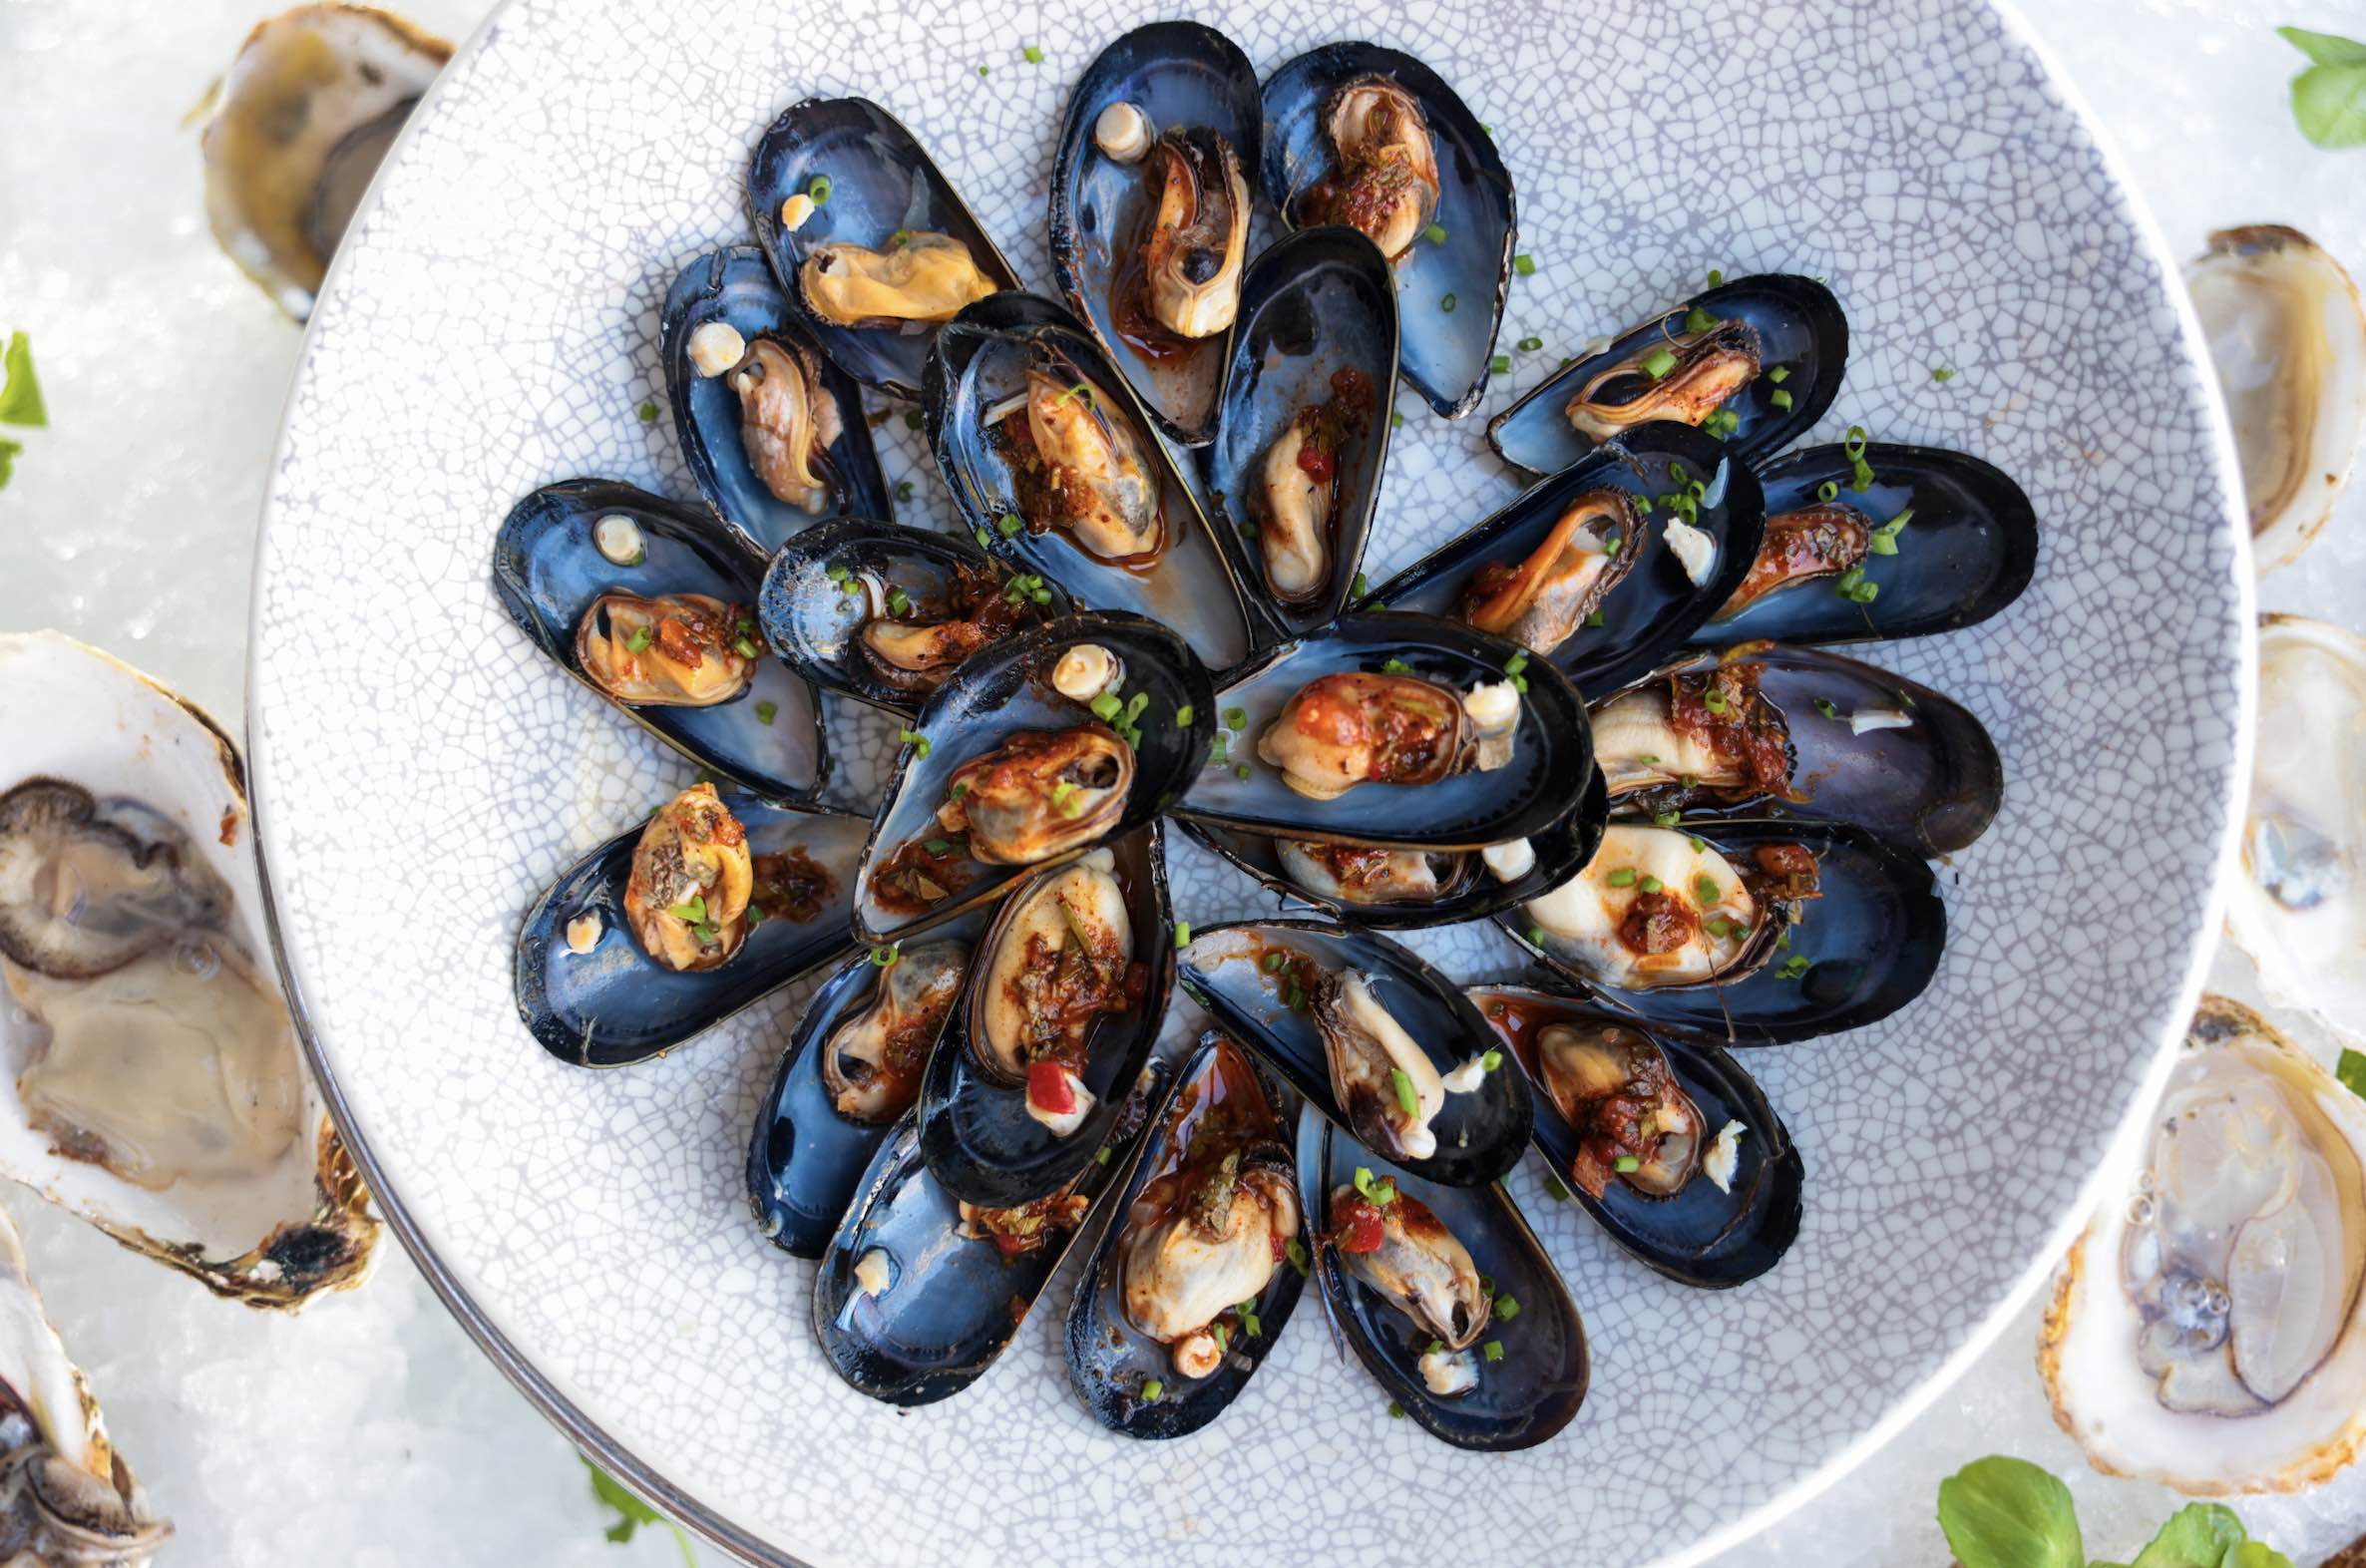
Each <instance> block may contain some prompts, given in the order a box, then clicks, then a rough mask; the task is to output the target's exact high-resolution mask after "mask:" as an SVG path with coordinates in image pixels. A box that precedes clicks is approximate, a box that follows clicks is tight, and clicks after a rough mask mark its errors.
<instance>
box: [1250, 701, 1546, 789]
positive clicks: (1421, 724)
mask: <svg viewBox="0 0 2366 1568" xmlns="http://www.w3.org/2000/svg"><path fill="white" fill-rule="evenodd" d="M1519 715H1520V698H1519V693H1518V692H1517V691H1515V690H1513V689H1512V687H1511V685H1510V683H1509V682H1507V681H1498V682H1493V683H1490V684H1487V685H1482V686H1477V687H1474V688H1473V689H1472V690H1471V691H1470V692H1469V693H1468V694H1467V695H1459V696H1458V695H1456V694H1455V693H1454V692H1452V691H1450V690H1448V689H1447V688H1446V687H1444V686H1441V685H1438V684H1436V683H1435V682H1434V681H1427V680H1422V679H1419V678H1417V677H1415V676H1411V675H1372V674H1365V673H1361V672H1358V671H1352V670H1351V671H1344V672H1342V673H1338V674H1332V675H1321V676H1318V677H1316V678H1315V679H1313V680H1310V681H1308V682H1307V683H1306V684H1305V685H1303V686H1301V687H1299V688H1298V690H1297V691H1296V692H1295V693H1294V694H1293V695H1292V696H1291V698H1290V700H1289V701H1288V702H1287V703H1285V704H1283V707H1282V711H1281V713H1280V714H1279V715H1278V716H1277V717H1276V718H1275V719H1274V721H1273V722H1272V723H1271V724H1269V725H1267V726H1266V728H1265V732H1264V733H1263V734H1261V735H1260V736H1259V737H1258V739H1257V754H1258V755H1259V756H1260V757H1263V758H1264V759H1265V760H1266V761H1267V762H1270V763H1272V764H1273V765H1274V766H1275V767H1277V768H1280V769H1281V770H1282V780H1283V782H1284V783H1286V784H1288V785H1289V786H1290V787H1291V788H1292V789H1294V790H1296V791H1297V792H1298V793H1299V794H1301V795H1304V796H1306V797H1307V798H1308V799H1310V800H1336V799H1338V798H1339V797H1340V796H1342V795H1345V794H1346V793H1347V792H1348V791H1349V790H1352V789H1354V788H1355V787H1356V786H1357V785H1359V784H1434V783H1437V782H1439V781H1440V780H1443V779H1449V778H1452V777H1454V776H1455V775H1456V774H1459V773H1470V772H1491V771H1493V770H1494V769H1496V768H1500V767H1502V766H1504V765H1505V764H1506V763H1508V762H1510V761H1511V753H1512V739H1513V735H1514V732H1515V730H1516V729H1517V727H1518V724H1519Z"/></svg>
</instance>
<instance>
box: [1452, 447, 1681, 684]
mask: <svg viewBox="0 0 2366 1568" xmlns="http://www.w3.org/2000/svg"><path fill="white" fill-rule="evenodd" d="M1643 539H1644V520H1643V514H1642V513H1640V512H1638V511H1637V510H1636V508H1635V500H1634V498H1633V497H1632V496H1630V495H1628V494H1627V493H1626V492H1625V491H1623V490H1620V489H1618V488H1617V487H1616V486H1611V485H1605V486H1602V487H1600V488H1599V489H1595V490H1589V491H1586V492H1584V493H1583V494H1581V495H1579V496H1578V497H1576V498H1575V499H1574V500H1572V501H1571V502H1570V503H1569V506H1568V507H1567V509H1566V510H1564V511H1563V512H1562V514H1561V518H1560V521H1559V522H1557V523H1555V524H1554V525H1553V527H1552V531H1551V532H1550V533H1548V534H1547V535H1545V537H1544V539H1543V541H1542V543H1540V544H1539V545H1538V546H1537V547H1536V548H1535V549H1534V550H1532V551H1530V552H1529V553H1528V555H1527V558H1526V559H1525V560H1523V561H1520V562H1518V563H1517V564H1514V563H1511V562H1503V561H1490V562H1486V563H1484V564H1483V565H1481V566H1480V567H1479V569H1478V570H1477V571H1476V572H1474V573H1472V574H1471V576H1470V586H1469V587H1468V588H1466V589H1465V590H1464V592H1463V598H1462V618H1463V619H1465V620H1467V621H1469V622H1470V623H1471V624H1472V625H1474V626H1476V627H1478V629H1479V630H1481V631H1485V632H1490V633H1492V634H1493V635H1495V636H1499V637H1509V638H1511V639H1512V640H1513V641H1514V642H1517V643H1519V644H1521V645H1522V646H1523V647H1526V648H1528V649H1530V650H1531V651H1533V652H1537V653H1550V652H1552V651H1553V649H1555V648H1557V647H1559V646H1560V645H1561V644H1562V643H1563V642H1565V641H1567V640H1568V638H1569V636H1570V634H1571V633H1572V632H1574V631H1576V630H1577V628H1578V627H1579V626H1581V625H1583V624H1584V623H1585V618H1586V616H1588V615H1590V614H1592V613H1593V612H1594V610H1595V609H1597V608H1598V607H1600V605H1601V603H1602V600H1603V599H1604V598H1605V597H1607V596H1608V595H1609V593H1610V590H1611V589H1612V588H1617V587H1618V586H1619V584H1620V583H1621V582H1622V581H1624V580H1625V578H1626V576H1627V574H1628V573H1629V572H1630V571H1632V570H1633V569H1634V566H1635V561H1636V558H1637V557H1639V556H1640V555H1642V553H1643V548H1642V547H1643Z"/></svg>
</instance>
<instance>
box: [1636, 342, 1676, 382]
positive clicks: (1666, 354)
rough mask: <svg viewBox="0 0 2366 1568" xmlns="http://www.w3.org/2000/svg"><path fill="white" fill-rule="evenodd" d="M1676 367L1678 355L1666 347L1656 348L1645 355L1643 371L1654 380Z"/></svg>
mask: <svg viewBox="0 0 2366 1568" xmlns="http://www.w3.org/2000/svg"><path fill="white" fill-rule="evenodd" d="M1675 368H1676V356H1675V354H1673V353H1671V352H1670V351H1669V350H1667V349H1665V348H1655V349H1653V350H1652V351H1651V352H1650V353H1648V354H1646V355H1644V356H1643V373H1644V374H1645V375H1647V376H1649V377H1651V378H1652V379H1653V380H1654V381H1657V380H1659V379H1660V378H1661V377H1662V376H1664V375H1666V374H1667V373H1668V372H1669V371H1671V370H1674V369H1675Z"/></svg>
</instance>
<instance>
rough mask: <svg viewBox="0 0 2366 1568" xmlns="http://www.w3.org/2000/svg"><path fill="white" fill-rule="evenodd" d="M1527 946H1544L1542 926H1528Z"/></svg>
mask: <svg viewBox="0 0 2366 1568" xmlns="http://www.w3.org/2000/svg"><path fill="white" fill-rule="evenodd" d="M1528 946H1529V947H1531V948H1541V947H1543V946H1544V928H1543V927H1542V926H1531V927H1529V928H1528Z"/></svg>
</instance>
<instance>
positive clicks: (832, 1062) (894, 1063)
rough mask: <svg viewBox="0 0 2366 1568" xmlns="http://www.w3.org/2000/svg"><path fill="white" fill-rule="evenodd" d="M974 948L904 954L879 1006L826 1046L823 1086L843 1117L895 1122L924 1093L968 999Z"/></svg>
mask: <svg viewBox="0 0 2366 1568" xmlns="http://www.w3.org/2000/svg"><path fill="white" fill-rule="evenodd" d="M969 962H970V950H969V949H968V948H967V947H965V946H964V945H963V944H961V943H958V942H929V943H922V944H919V945H918V946H915V947H912V948H898V949H896V950H895V951H894V952H893V953H892V955H891V956H890V957H889V959H888V964H887V968H886V969H885V970H883V971H882V972H881V973H880V976H879V980H878V990H877V991H876V992H875V993H874V994H873V997H872V1001H871V1005H870V1006H868V1007H866V1008H864V1009H863V1010H862V1012H861V1013H860V1014H858V1015H857V1016H855V1017H853V1018H850V1019H848V1020H847V1021H846V1022H844V1023H841V1024H840V1025H839V1026H838V1027H837V1029H836V1030H834V1031H833V1032H832V1033H831V1035H830V1037H829V1038H828V1039H827V1040H825V1041H823V1042H822V1082H823V1083H824V1084H826V1085H828V1087H829V1090H830V1095H831V1103H832V1104H833V1105H835V1106H837V1108H838V1114H839V1115H841V1116H845V1117H848V1118H850V1119H852V1120H854V1121H859V1122H865V1123H871V1124H876V1123H880V1122H889V1121H894V1120H895V1119H896V1118H897V1117H899V1116H901V1115H903V1114H904V1113H905V1112H906V1111H908V1110H910V1109H911V1108H912V1102H913V1100H914V1099H915V1098H917V1097H918V1095H919V1094H920V1078H921V1069H922V1068H924V1067H926V1066H927V1065H928V1061H929V1051H930V1050H931V1048H933V1047H934V1046H935V1045H936V1043H937V1036H938V1035H940V1034H942V1033H944V1032H945V1020H946V1019H947V1018H949V1017H951V1016H952V1015H953V1004H954V1003H955V1002H956V1001H958V1000H960V999H961V992H962V977H963V975H964V973H965V970H966V967H967V966H968V964H969Z"/></svg>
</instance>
